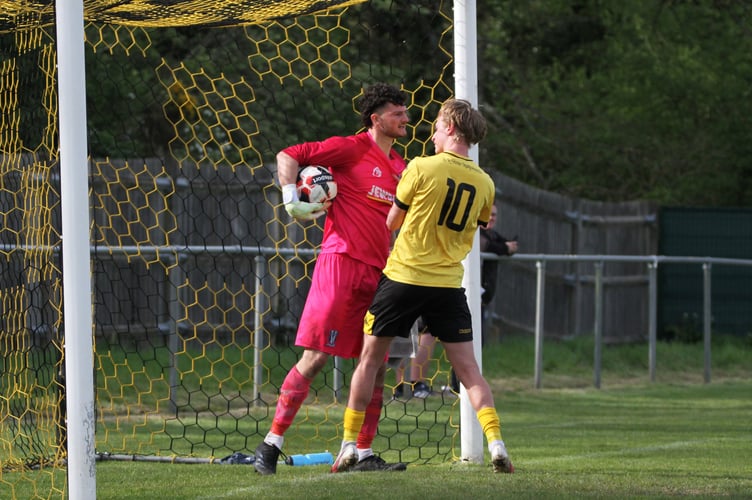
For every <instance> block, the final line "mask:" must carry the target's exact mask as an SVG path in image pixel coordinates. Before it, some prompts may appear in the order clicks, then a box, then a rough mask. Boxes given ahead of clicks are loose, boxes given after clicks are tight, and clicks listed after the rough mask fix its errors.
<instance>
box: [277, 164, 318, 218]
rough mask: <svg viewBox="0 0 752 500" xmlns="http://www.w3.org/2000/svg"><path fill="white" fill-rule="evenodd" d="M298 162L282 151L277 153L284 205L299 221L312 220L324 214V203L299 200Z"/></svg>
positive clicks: (278, 176) (278, 173)
mask: <svg viewBox="0 0 752 500" xmlns="http://www.w3.org/2000/svg"><path fill="white" fill-rule="evenodd" d="M299 167H300V163H299V162H298V160H296V159H295V158H293V157H292V156H290V155H289V154H287V153H285V152H284V151H280V152H279V153H277V178H278V179H279V185H280V186H281V187H282V203H283V204H284V205H285V210H287V213H288V214H290V216H292V217H295V218H297V219H304V220H312V219H315V218H316V217H319V216H321V215H323V214H324V209H325V207H324V204H323V203H307V202H304V201H300V200H299V199H298V188H297V185H296V181H297V179H298V168H299Z"/></svg>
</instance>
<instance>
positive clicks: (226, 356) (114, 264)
mask: <svg viewBox="0 0 752 500" xmlns="http://www.w3.org/2000/svg"><path fill="white" fill-rule="evenodd" d="M54 8H55V5H54V2H45V1H23V2H22V1H5V0H0V263H1V265H0V304H1V307H2V317H1V318H0V464H1V465H2V467H0V497H5V495H4V494H5V492H8V496H10V497H11V498H15V497H17V496H18V495H23V494H24V492H28V491H34V492H35V493H34V494H35V495H38V496H39V497H41V498H48V497H58V496H59V497H63V496H64V495H65V491H66V477H65V473H64V467H65V459H66V425H65V373H64V369H63V368H64V348H63V347H64V341H65V318H64V316H63V305H62V297H63V294H62V276H63V269H62V258H61V245H62V235H61V227H60V218H61V214H60V165H59V138H58V119H59V117H58V115H57V113H58V109H59V106H58V94H57V77H56V76H57V75H56V40H55V10H54ZM451 8H452V5H451V2H445V1H433V0H417V1H386V0H378V1H377V0H374V1H370V2H363V1H304V0H297V1H261V0H258V1H250V0H245V1H240V0H237V1H222V2H217V1H208V0H206V1H184V2H160V1H153V0H152V1H147V0H143V1H131V2H113V1H107V0H99V1H97V0H92V1H86V2H85V3H84V17H85V21H84V23H85V36H86V40H85V51H86V89H87V104H86V106H87V122H88V148H89V164H88V170H89V203H90V213H91V227H90V243H91V276H82V277H80V279H90V280H91V283H92V290H93V293H92V297H91V298H90V300H91V301H92V303H93V310H94V317H93V318H92V335H93V338H92V344H93V345H94V364H95V371H96V373H95V377H94V378H95V388H94V394H95V411H96V422H97V424H96V450H97V453H98V454H100V455H101V456H102V457H115V456H128V457H138V456H150V457H166V458H167V459H169V460H176V459H178V458H182V459H189V458H194V459H198V460H207V461H214V460H217V459H218V458H220V457H224V456H226V455H230V454H232V453H234V452H246V453H252V451H253V449H254V448H255V446H256V445H257V444H258V442H259V441H260V440H261V439H262V438H263V436H264V434H265V433H266V431H267V430H268V429H269V426H270V423H271V418H272V414H273V409H274V402H275V400H276V395H277V392H278V389H279V385H280V384H281V382H282V378H283V377H284V375H285V374H286V372H287V371H288V370H289V369H290V368H291V367H292V365H293V364H294V363H295V361H296V360H297V356H298V355H299V351H298V350H297V349H296V348H295V347H294V346H293V341H294V334H295V328H296V325H297V318H298V316H299V314H300V311H301V309H302V305H303V302H304V300H305V295H306V291H307V287H308V283H309V277H310V275H311V272H312V270H313V265H314V262H315V255H316V247H317V245H318V243H319V242H320V238H321V227H322V226H321V223H320V222H315V223H301V222H296V221H292V220H291V219H290V218H289V217H288V216H287V214H286V213H285V211H284V209H280V204H281V195H280V192H279V189H278V187H277V186H276V185H275V183H274V168H275V166H274V158H275V154H276V152H277V151H279V150H280V149H282V148H283V147H285V146H287V145H289V144H293V143H296V142H302V141H310V140H318V139H322V138H324V137H328V136H330V135H348V134H351V133H354V132H356V131H357V129H358V127H359V119H358V115H357V113H356V111H355V103H356V101H357V98H358V96H359V94H360V93H361V92H362V89H363V88H364V87H365V86H367V85H369V84H371V83H374V82H377V81H386V82H389V83H393V84H396V85H398V86H401V87H402V88H403V90H404V91H405V92H406V93H407V94H408V96H409V105H408V111H409V113H410V116H411V124H410V133H409V136H408V137H407V138H406V139H405V140H403V141H400V143H399V144H398V149H399V150H401V151H402V152H404V155H405V157H406V158H411V157H413V156H416V155H419V154H423V153H426V152H427V145H428V144H429V143H430V131H431V120H432V119H433V118H435V114H436V111H437V110H438V107H439V105H440V103H441V102H442V101H443V100H445V99H446V98H447V97H450V96H451V95H452V78H453V74H452V60H453V58H452V13H451ZM440 353H441V351H440V349H439V350H438V351H437V356H436V359H433V360H432V361H431V367H430V375H429V376H430V377H431V378H430V380H431V382H432V383H433V385H434V387H436V388H440V386H441V385H443V384H445V383H446V379H447V376H448V373H447V369H446V363H445V360H444V359H443V358H442V357H441V354H440ZM351 370H352V362H351V361H337V362H336V363H332V364H331V366H330V367H328V368H327V369H326V370H325V371H324V373H322V374H321V375H320V376H319V377H318V379H317V380H316V382H315V383H314V387H313V389H312V391H311V396H310V400H309V401H308V404H307V405H305V406H304V407H303V409H302V410H301V412H300V414H299V415H298V417H297V419H296V421H295V424H294V426H293V428H291V429H290V431H289V433H288V435H287V436H286V445H285V446H286V448H287V449H288V450H289V451H290V452H292V453H298V452H300V453H306V452H312V451H321V450H324V449H336V448H337V446H338V443H339V439H340V438H341V436H339V435H338V428H337V424H338V423H339V422H340V421H341V415H342V411H343V397H344V396H345V394H346V390H347V383H348V380H349V377H348V376H349V374H350V372H351ZM388 383H389V387H388V388H387V391H386V392H387V395H386V396H387V401H386V403H387V404H386V405H385V410H384V419H383V424H382V427H381V430H380V431H379V432H380V433H379V436H378V438H377V441H376V443H375V444H374V446H375V448H377V449H376V451H377V452H379V453H381V454H382V455H383V456H385V458H387V459H390V460H403V461H408V462H413V463H426V462H430V461H443V460H447V459H450V458H452V457H454V456H456V452H455V451H454V447H455V440H456V435H457V424H456V418H457V417H456V415H455V413H458V410H457V409H456V408H455V401H456V400H455V399H453V398H450V397H436V398H428V399H425V400H418V399H414V400H410V401H402V400H389V396H390V392H391V391H390V390H389V388H390V387H393V386H394V385H395V384H396V380H395V379H394V375H393V374H391V375H390V378H389V380H388ZM455 410H457V411H455ZM31 483H33V484H34V486H33V487H32V488H31V490H29V489H28V485H29V484H31ZM25 487H26V488H27V489H24V488H25Z"/></svg>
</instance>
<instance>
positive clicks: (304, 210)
mask: <svg viewBox="0 0 752 500" xmlns="http://www.w3.org/2000/svg"><path fill="white" fill-rule="evenodd" d="M282 203H284V204H285V210H287V213H288V214H290V216H291V217H294V218H296V219H302V220H313V219H316V218H318V217H321V216H322V215H324V213H325V212H326V209H327V208H329V205H330V203H328V202H327V203H308V202H306V201H300V200H299V199H298V189H297V187H295V184H286V185H284V186H282Z"/></svg>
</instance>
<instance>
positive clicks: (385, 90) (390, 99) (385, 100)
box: [358, 83, 407, 128]
mask: <svg viewBox="0 0 752 500" xmlns="http://www.w3.org/2000/svg"><path fill="white" fill-rule="evenodd" d="M406 99H407V98H406V97H405V94H404V93H403V92H402V91H401V90H400V89H398V88H397V87H395V86H393V85H389V84H387V83H376V84H374V85H371V86H370V87H368V88H367V89H366V90H365V91H364V92H363V97H361V98H360V102H359V103H358V108H359V109H360V117H361V118H362V120H363V126H365V127H366V128H371V127H372V126H373V122H372V121H371V115H372V114H373V113H376V112H378V110H379V108H381V107H382V106H384V105H385V104H390V103H391V104H395V105H397V106H404V105H405V101H406Z"/></svg>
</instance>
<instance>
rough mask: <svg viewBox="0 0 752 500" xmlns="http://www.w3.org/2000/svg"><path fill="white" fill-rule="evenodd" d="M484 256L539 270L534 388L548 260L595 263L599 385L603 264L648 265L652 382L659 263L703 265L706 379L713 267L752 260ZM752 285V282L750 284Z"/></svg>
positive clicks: (597, 376)
mask: <svg viewBox="0 0 752 500" xmlns="http://www.w3.org/2000/svg"><path fill="white" fill-rule="evenodd" d="M481 256H482V258H484V259H499V260H501V259H510V260H518V261H525V262H532V263H534V264H535V269H536V288H535V319H534V325H535V327H534V332H535V382H534V383H535V387H536V388H540V387H541V386H542V379H543V338H544V334H543V332H544V317H545V315H544V313H545V306H546V300H545V297H546V294H545V290H546V266H547V263H549V262H577V263H588V262H589V263H592V264H593V267H594V283H593V286H594V293H593V302H594V304H593V311H594V317H593V335H594V340H595V348H594V353H593V384H594V386H595V387H596V388H600V385H601V353H602V348H603V324H604V307H603V306H604V299H603V284H604V277H603V266H604V264H605V263H607V262H622V263H625V262H631V263H643V264H645V265H646V266H647V274H648V283H647V294H648V300H647V302H648V309H649V311H648V325H647V331H648V365H649V372H650V381H651V382H654V381H655V376H656V363H657V360H656V344H657V311H658V278H657V272H658V266H659V265H661V264H672V263H673V264H697V265H699V266H702V273H703V287H702V295H703V313H702V318H703V344H704V380H705V382H706V383H709V382H710V379H711V321H712V317H713V312H712V300H711V297H712V268H713V266H742V267H750V266H752V260H746V259H726V258H715V257H679V256H664V255H646V256H640V255H556V254H518V255H514V256H513V257H498V256H496V255H494V254H487V253H483V254H481ZM750 285H752V283H751V284H750Z"/></svg>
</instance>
